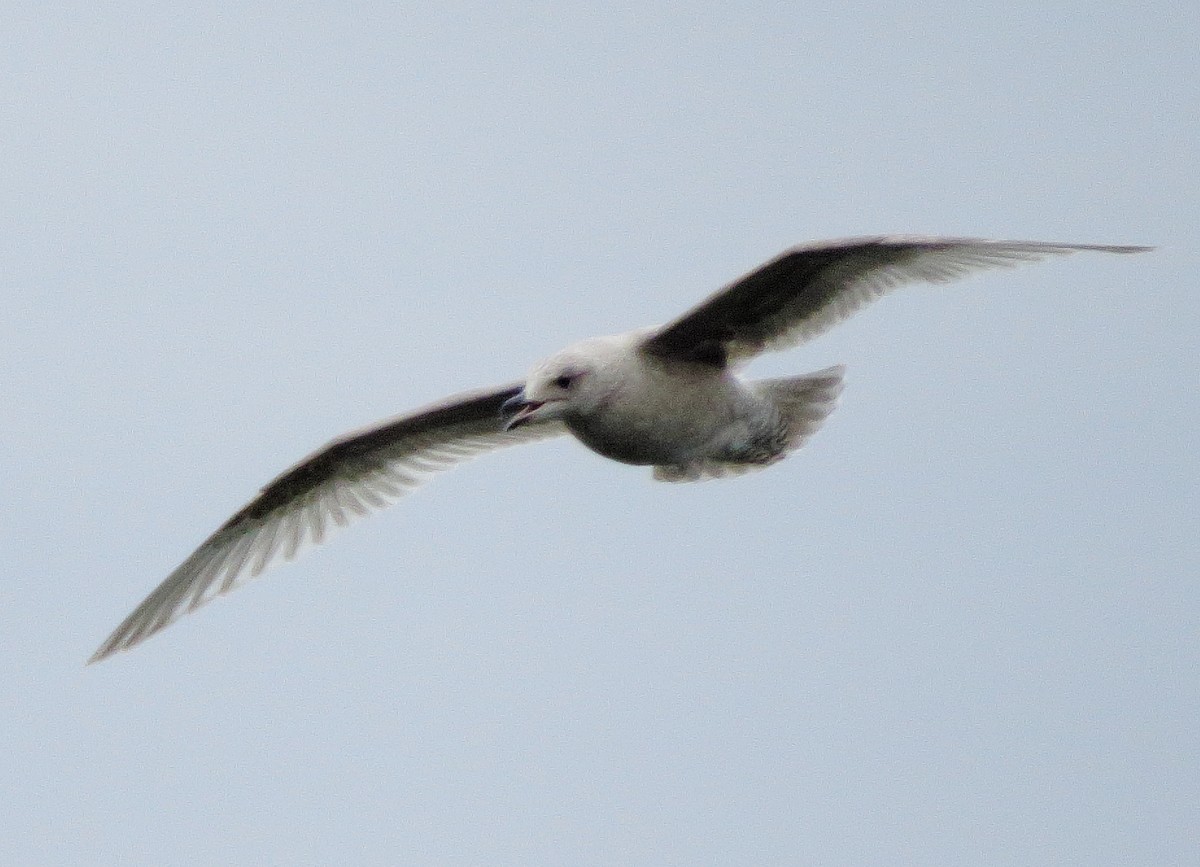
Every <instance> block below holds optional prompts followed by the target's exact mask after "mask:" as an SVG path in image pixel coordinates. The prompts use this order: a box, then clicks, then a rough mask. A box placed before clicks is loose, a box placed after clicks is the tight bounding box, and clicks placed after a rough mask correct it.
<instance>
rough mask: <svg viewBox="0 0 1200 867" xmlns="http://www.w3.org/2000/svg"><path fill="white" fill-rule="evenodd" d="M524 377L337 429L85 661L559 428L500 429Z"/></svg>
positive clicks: (133, 641) (545, 425)
mask: <svg viewBox="0 0 1200 867" xmlns="http://www.w3.org/2000/svg"><path fill="white" fill-rule="evenodd" d="M520 388H521V387H520V385H511V386H508V387H506V388H501V389H495V390H490V391H482V392H472V393H469V394H464V395H459V396H457V397H454V398H451V399H449V400H448V401H445V402H443V403H440V404H437V405H435V406H432V407H428V408H426V409H423V410H419V411H418V412H415V413H412V414H410V415H406V416H401V417H398V418H395V419H392V420H389V421H387V422H384V423H383V424H380V425H377V426H375V427H371V428H368V429H364V430H361V431H358V432H355V433H352V434H348V435H347V436H344V437H340V438H339V439H336V440H334V441H333V442H331V443H329V445H327V446H325V447H324V448H323V449H321V450H319V451H317V452H315V453H313V454H312V455H310V456H309V457H307V458H305V459H304V460H303V461H301V462H300V463H298V464H296V465H295V466H293V467H292V468H291V469H289V470H287V471H286V472H284V473H282V474H281V475H280V476H278V477H277V478H276V479H275V480H274V481H272V482H271V483H269V484H268V485H266V486H265V487H264V488H263V489H262V491H261V492H260V493H259V495H258V496H257V497H255V498H254V499H253V500H251V501H250V502H249V503H248V504H247V505H246V506H245V507H243V508H242V509H241V510H240V511H239V512H238V513H237V514H235V515H234V516H233V517H232V518H230V519H229V520H228V521H226V522H225V523H224V524H223V525H221V527H220V528H219V529H218V530H217V531H216V532H215V533H213V534H212V535H211V536H209V537H208V538H207V539H206V540H205V541H204V542H203V543H202V544H201V545H200V547H199V548H197V549H196V551H195V552H194V553H193V554H192V555H191V556H190V557H188V558H187V559H186V560H184V561H183V563H181V564H180V565H179V566H178V567H177V568H176V569H175V571H173V572H172V573H171V574H170V575H168V576H167V578H166V579H165V580H164V581H163V582H162V583H161V584H159V585H158V587H157V588H155V589H154V591H153V592H151V593H150V595H149V596H147V597H146V599H145V601H143V602H142V603H141V604H140V605H139V606H138V607H137V608H136V609H134V611H133V613H131V614H130V615H129V616H128V617H126V618H125V620H124V621H123V622H122V623H121V625H120V626H118V627H117V628H116V630H115V631H114V632H113V633H112V635H110V636H109V637H108V639H106V640H105V642H104V643H103V644H101V645H100V648H99V649H98V650H97V651H96V652H95V654H93V656H92V658H91V659H90V660H88V661H89V662H97V661H99V660H101V659H104V658H105V657H107V656H110V655H112V654H114V653H117V652H118V651H121V650H126V649H128V648H130V647H133V646H134V645H135V644H138V643H140V642H142V641H144V640H146V639H147V638H149V637H150V636H151V635H153V634H154V633H156V632H158V631H159V630H161V629H163V628H165V627H167V626H169V625H170V624H171V623H174V622H175V621H176V620H177V619H179V618H180V617H182V616H183V615H184V614H187V613H188V612H190V611H194V610H195V609H197V608H199V607H200V606H202V605H204V604H205V603H207V602H209V601H210V600H212V599H215V598H216V597H217V596H221V595H223V594H225V593H228V592H229V591H231V590H233V589H235V588H237V587H239V586H241V585H242V584H243V583H245V581H246V580H248V579H250V578H253V577H255V576H257V575H259V574H261V573H262V572H263V571H265V570H266V569H269V568H270V567H272V566H274V565H276V564H278V563H279V562H282V561H287V560H291V559H293V558H294V557H295V556H296V555H297V554H298V553H299V552H300V551H302V550H303V549H304V548H305V547H306V546H308V545H319V544H321V543H322V542H324V541H325V540H326V539H327V538H328V537H329V533H330V530H331V526H330V525H331V523H332V525H334V526H336V527H343V526H345V525H347V524H349V523H350V522H351V521H352V520H353V519H354V518H357V517H361V516H364V515H367V514H369V513H370V512H372V511H375V510H378V509H382V508H383V507H385V506H387V505H389V504H390V503H392V502H393V501H395V500H397V499H399V498H400V497H401V496H403V495H404V494H405V493H407V492H408V491H410V490H411V489H412V488H414V487H416V486H417V485H419V484H421V483H422V482H423V481H425V480H426V479H427V478H428V477H429V476H430V475H432V474H434V473H436V472H439V471H441V470H445V469H448V468H449V467H451V466H453V465H454V464H457V463H459V462H461V461H464V460H466V459H468V458H471V457H474V456H475V455H478V454H482V453H483V452H487V451H491V450H493V449H497V448H501V447H503V446H508V445H516V444H518V443H524V442H532V441H534V440H538V439H544V438H547V437H551V436H556V435H558V434H560V433H563V432H564V428H563V427H562V425H561V424H559V423H557V422H550V423H543V424H536V423H535V424H530V425H527V426H525V427H521V428H518V429H517V430H514V431H505V430H504V426H503V421H502V419H501V417H500V407H501V404H503V403H504V401H505V400H507V399H508V398H510V397H512V396H513V395H515V394H516V393H517V392H518V391H520Z"/></svg>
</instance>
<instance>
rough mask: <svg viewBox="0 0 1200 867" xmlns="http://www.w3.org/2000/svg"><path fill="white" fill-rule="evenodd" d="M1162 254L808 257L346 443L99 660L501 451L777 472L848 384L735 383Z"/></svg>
mask: <svg viewBox="0 0 1200 867" xmlns="http://www.w3.org/2000/svg"><path fill="white" fill-rule="evenodd" d="M1149 249H1151V248H1149V247H1137V246H1111V245H1100V244H1055V243H1048V242H1044V241H990V240H983V239H978V238H939V237H917V236H877V237H864V238H851V239H846V240H838V241H823V242H817V243H811V244H805V245H801V246H798V247H793V248H792V249H790V250H787V251H785V252H783V253H782V254H780V255H779V256H777V257H776V258H774V259H772V260H771V261H769V262H767V263H766V264H765V265H762V266H761V267H759V268H757V269H755V270H754V271H751V272H750V273H749V274H746V275H745V276H744V277H741V278H739V279H737V280H735V281H734V282H732V283H730V284H729V285H728V286H726V287H725V288H723V289H721V290H720V291H718V292H717V293H716V294H714V295H712V296H711V297H709V298H708V299H707V300H705V301H703V302H701V303H700V304H699V305H698V306H697V307H694V308H693V309H692V310H689V311H688V312H687V313H685V314H684V315H683V316H681V317H680V318H678V319H676V320H675V321H674V322H671V323H669V324H667V325H665V326H662V327H657V328H644V329H638V330H635V331H630V332H626V333H624V334H618V335H614V336H608V337H594V338H590V339H587V340H583V341H580V342H578V343H575V344H573V345H571V346H568V347H567V348H565V349H563V350H561V351H560V352H558V353H556V354H554V355H552V356H550V357H549V358H547V359H545V360H544V361H542V362H540V363H538V364H536V365H535V366H534V367H533V369H532V370H531V371H530V372H529V375H528V376H527V377H526V378H525V380H524V381H523V382H515V383H512V384H510V385H506V386H503V387H500V388H493V389H489V390H484V391H475V392H470V393H465V394H460V395H457V396H455V397H451V398H449V399H448V400H446V401H444V402H442V403H439V404H436V405H434V406H430V407H426V408H425V409H421V410H418V411H416V412H414V413H411V414H409V415H403V416H399V417H397V418H394V419H391V420H389V421H386V422H383V423H382V424H379V425H377V426H375V427H371V428H367V429H364V430H360V431H357V432H354V433H350V434H347V435H346V436H343V437H340V438H338V439H335V440H333V441H332V442H330V443H329V444H328V445H326V446H325V447H324V448H322V449H320V450H319V451H317V452H315V453H314V454H312V455H310V456H309V457H307V458H305V459H304V460H302V461H301V462H300V463H298V464H296V465H295V466H294V467H292V468H291V469H289V470H287V471H286V472H284V473H283V474H282V475H280V476H279V477H278V478H276V479H275V480H274V481H272V482H271V483H270V484H268V485H266V486H265V487H264V488H263V489H262V490H261V492H260V493H259V494H258V496H257V497H255V498H254V499H253V500H251V501H250V502H249V503H248V504H247V505H246V506H245V507H243V508H242V509H241V511H239V512H238V513H237V514H235V515H234V516H233V517H231V518H230V519H229V520H228V521H226V522H225V523H224V524H222V525H221V527H220V528H218V529H217V531H216V532H215V533H213V534H212V535H211V536H209V537H208V538H207V539H206V540H205V541H204V542H203V544H201V545H200V547H199V548H197V549H196V551H195V552H194V553H193V554H192V555H191V556H190V557H188V558H187V559H186V560H184V561H183V563H181V564H180V565H179V567H178V568H176V569H175V571H174V572H172V573H171V574H170V575H168V576H167V578H166V579H165V580H164V581H163V582H162V583H161V584H160V585H159V586H158V587H157V588H155V590H154V591H153V592H152V593H151V594H150V595H149V596H148V597H146V599H145V601H143V602H142V603H141V604H140V605H139V606H138V607H137V608H136V609H134V611H133V613H131V614H130V615H129V616H128V617H126V618H125V620H124V621H123V622H122V623H121V625H120V626H118V627H117V628H116V630H115V631H114V632H113V633H112V635H110V636H109V637H108V639H107V640H106V641H105V642H104V643H103V644H101V645H100V648H99V649H98V650H97V651H96V652H95V654H93V656H92V657H91V659H90V660H89V662H96V661H98V660H101V659H104V658H105V657H107V656H110V655H112V654H114V653H116V652H118V651H121V650H125V649H128V648H130V647H133V646H134V645H136V644H138V643H140V642H142V641H144V640H145V639H147V638H149V637H150V636H151V635H153V634H154V633H156V632H158V631H159V630H161V629H163V628H164V627H166V626H168V625H169V624H171V623H173V622H174V621H175V620H177V619H178V618H179V617H181V616H183V615H184V614H186V613H188V612H190V611H192V610H194V609H196V608H198V607H200V606H201V605H203V604H204V603H206V602H208V601H209V600H211V599H213V598H215V597H217V596H220V595H222V594H224V593H227V592H229V591H230V590H232V589H234V588H235V587H237V586H239V585H240V584H242V583H244V582H245V581H246V580H247V579H249V578H253V577H255V576H257V575H258V574H260V573H261V572H262V571H263V570H264V569H266V568H267V567H268V566H271V565H273V564H274V563H276V562H278V561H281V560H290V559H292V558H293V557H294V556H295V555H296V553H297V552H298V551H299V550H300V549H301V548H302V547H304V546H306V545H308V544H319V543H320V542H322V541H324V540H325V538H326V537H327V535H328V534H329V532H330V531H331V530H332V529H333V528H335V527H341V526H344V525H346V524H347V523H349V522H350V521H351V520H352V519H354V518H357V517H359V516H362V515H366V514H367V513H369V512H371V511H372V510H374V509H379V508H382V507H383V506H386V505H388V504H389V503H391V502H392V501H393V500H395V499H397V498H398V497H400V496H401V495H403V494H404V493H405V492H406V491H408V490H410V489H411V488H413V487H415V486H416V485H418V484H420V483H421V482H422V481H424V480H425V479H426V478H427V477H428V476H429V475H431V474H432V473H435V472H437V471H439V470H443V469H447V468H448V467H450V466H452V465H454V464H457V463H459V462H461V461H464V460H466V459H467V458H470V457H474V456H475V455H478V454H482V453H483V452H487V451H491V450H493V449H497V448H500V447H502V446H510V445H516V444H518V443H527V442H533V441H535V440H540V439H545V438H548V437H553V436H559V435H561V434H567V433H569V434H571V435H573V436H574V437H575V438H576V439H578V440H579V441H580V442H582V443H583V444H584V445H585V446H587V447H588V448H589V449H591V450H592V451H594V452H596V453H598V454H600V455H602V456H604V457H606V458H611V459H613V460H615V461H620V462H622V463H626V464H636V465H642V466H649V467H652V468H653V475H654V478H656V479H661V480H664V481H674V482H681V481H693V480H697V479H705V478H715V477H721V476H730V475H736V474H740V473H744V472H746V471H748V470H755V469H761V468H763V467H767V466H770V465H771V464H774V463H776V462H778V461H780V460H782V459H783V458H785V457H786V456H787V455H788V454H790V453H791V452H793V451H795V450H796V449H798V448H799V447H800V446H801V445H803V444H804V442H805V440H807V439H808V438H809V437H810V436H811V435H812V434H813V433H814V432H815V431H816V430H817V428H819V427H820V426H821V424H822V423H823V422H824V421H825V419H826V417H828V415H829V413H830V412H832V411H833V408H834V406H835V404H836V402H837V399H838V395H839V393H840V392H841V389H842V374H843V370H844V368H842V367H840V366H838V367H830V368H827V369H825V370H821V371H818V372H816V373H809V374H805V375H803V376H794V377H785V378H781V379H760V380H748V379H744V378H742V377H741V376H739V375H738V374H737V372H736V371H737V369H738V367H739V366H740V365H741V364H742V363H743V362H745V361H747V360H748V359H750V358H753V357H754V356H756V355H758V354H759V353H762V352H766V351H768V350H773V349H784V348H787V347H791V346H795V345H797V344H800V343H803V342H805V341H807V340H809V339H811V338H813V337H815V336H816V335H818V334H820V333H821V332H823V331H825V330H826V329H828V328H830V327H832V326H833V325H835V324H837V323H838V322H840V321H841V320H843V319H845V318H847V317H848V316H850V315H851V314H852V313H854V312H856V311H857V310H859V309H861V308H862V307H864V306H865V305H866V304H868V303H869V302H871V301H873V300H875V299H876V298H878V297H880V296H881V295H883V294H884V293H885V292H887V291H889V290H890V289H892V288H894V287H896V286H899V285H901V284H905V283H912V282H918V281H926V282H931V283H943V282H947V281H949V280H953V279H956V278H958V277H961V276H963V275H964V274H966V273H968V272H970V271H975V270H979V269H985V268H994V267H1006V266H1012V265H1015V264H1018V263H1020V262H1024V261H1033V260H1037V259H1042V258H1044V257H1046V256H1057V255H1065V254H1069V253H1074V252H1077V251H1081V250H1091V251H1099V252H1105V253H1137V252H1141V251H1144V250H1149Z"/></svg>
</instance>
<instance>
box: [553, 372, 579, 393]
mask: <svg viewBox="0 0 1200 867" xmlns="http://www.w3.org/2000/svg"><path fill="white" fill-rule="evenodd" d="M574 381H575V377H573V376H571V375H570V374H566V373H564V374H563V375H562V376H560V377H558V378H557V379H555V380H554V384H555V385H556V386H558V387H559V388H561V389H568V388H570V387H571V383H572V382H574Z"/></svg>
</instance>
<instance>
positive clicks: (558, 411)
mask: <svg viewBox="0 0 1200 867" xmlns="http://www.w3.org/2000/svg"><path fill="white" fill-rule="evenodd" d="M632 337H633V336H632V335H624V334H622V335H617V336H615V337H593V338H590V339H588V340H582V341H580V342H579V343H575V344H572V345H571V346H568V347H567V348H566V349H564V350H562V351H560V352H556V353H555V354H554V355H552V356H550V357H549V358H547V359H546V360H545V361H541V362H539V363H538V364H536V365H535V366H534V368H533V370H531V371H530V372H529V376H528V377H527V378H526V379H525V387H524V389H522V390H521V393H520V394H518V395H516V396H515V397H513V398H512V399H510V400H509V401H508V402H507V403H505V405H504V409H505V412H506V413H512V415H511V416H510V417H509V419H508V422H507V424H506V425H505V430H512V429H513V428H516V427H520V426H521V425H524V424H528V423H530V422H534V421H554V420H563V419H568V418H570V417H571V416H573V415H574V416H586V415H588V414H590V413H593V412H596V411H597V410H599V409H601V408H602V407H603V406H604V405H605V404H606V403H608V402H609V401H610V400H611V399H612V398H613V396H614V395H616V393H617V392H618V390H619V389H620V386H621V383H622V382H623V381H624V380H625V378H626V376H627V375H629V373H630V372H631V371H630V368H631V367H632V366H633V365H636V364H637V349H636V347H635V346H634V340H633V339H632Z"/></svg>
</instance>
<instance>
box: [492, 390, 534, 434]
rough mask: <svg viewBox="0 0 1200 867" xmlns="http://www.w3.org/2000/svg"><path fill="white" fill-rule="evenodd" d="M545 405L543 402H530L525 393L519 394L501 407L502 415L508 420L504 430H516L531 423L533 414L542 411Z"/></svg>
mask: <svg viewBox="0 0 1200 867" xmlns="http://www.w3.org/2000/svg"><path fill="white" fill-rule="evenodd" d="M543 405H544V403H543V401H540V400H529V399H528V398H526V397H525V392H523V391H520V392H517V393H516V394H515V395H513V396H512V397H510V398H509V399H508V400H506V401H504V403H503V404H502V405H501V407H500V415H501V417H503V418H505V419H506V421H505V422H504V429H505V430H506V431H510V430H515V429H516V428H519V427H520V426H521V425H523V424H525V423H526V422H529V421H531V420H532V418H533V414H534V413H535V412H537V411H538V410H539V409H541V408H542V406H543Z"/></svg>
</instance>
